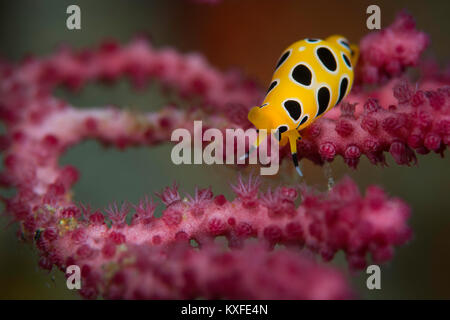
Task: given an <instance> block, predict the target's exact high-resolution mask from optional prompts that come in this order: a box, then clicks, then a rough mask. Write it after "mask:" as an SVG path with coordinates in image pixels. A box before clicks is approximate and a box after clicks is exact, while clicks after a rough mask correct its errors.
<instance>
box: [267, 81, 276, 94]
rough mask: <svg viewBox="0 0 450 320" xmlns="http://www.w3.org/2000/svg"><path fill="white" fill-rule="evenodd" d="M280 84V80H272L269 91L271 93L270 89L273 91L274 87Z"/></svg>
mask: <svg viewBox="0 0 450 320" xmlns="http://www.w3.org/2000/svg"><path fill="white" fill-rule="evenodd" d="M277 85H278V81H277V80H275V81H272V83H271V84H270V86H269V89H268V90H267V93H269V92H270V91H272V89H273V88H275V87H276V86H277Z"/></svg>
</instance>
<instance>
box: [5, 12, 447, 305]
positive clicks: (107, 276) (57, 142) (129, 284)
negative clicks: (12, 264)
mask: <svg viewBox="0 0 450 320" xmlns="http://www.w3.org/2000/svg"><path fill="white" fill-rule="evenodd" d="M427 43H428V38H427V36H426V35H425V34H424V33H422V32H420V31H418V30H416V28H415V25H414V21H413V20H412V18H411V17H410V16H408V15H406V14H404V13H402V14H400V15H399V16H398V17H397V19H396V21H395V22H394V23H393V25H392V26H390V27H388V28H386V29H384V30H382V31H380V32H375V33H372V34H369V35H367V36H366V37H365V38H363V39H362V40H361V44H360V46H361V62H360V66H359V69H358V77H359V78H358V80H357V82H358V84H357V85H356V86H355V88H354V89H353V91H352V93H351V94H350V95H349V96H348V97H347V98H346V99H345V100H344V102H342V104H341V106H340V107H336V108H335V109H334V110H332V111H330V112H329V113H327V115H326V116H325V117H323V118H321V119H319V120H318V121H316V122H315V123H314V124H313V125H312V126H311V127H309V128H307V129H306V130H305V131H304V132H303V133H302V135H303V137H304V139H303V140H301V141H299V145H298V147H299V156H301V157H304V158H308V159H310V160H312V161H313V162H315V163H317V164H323V163H324V162H326V161H332V160H333V159H334V158H335V157H336V156H337V155H340V156H342V157H343V158H344V160H345V162H346V163H347V164H348V165H349V166H350V167H353V168H355V167H356V166H357V164H358V162H359V159H360V157H361V156H362V155H366V156H367V157H368V158H369V160H370V161H371V162H372V163H373V164H377V163H381V164H384V163H385V158H384V157H385V155H384V153H385V152H389V153H390V154H391V155H392V156H393V158H394V159H395V161H396V162H397V163H398V164H405V165H410V164H411V163H414V162H415V161H416V156H415V154H416V152H417V153H420V154H426V153H429V152H437V153H441V154H443V152H444V150H445V149H446V147H447V146H448V144H449V137H450V116H449V110H450V108H449V101H450V100H449V96H450V87H449V84H450V80H449V77H448V75H445V74H444V75H431V76H430V75H429V76H426V77H425V76H424V77H423V78H422V79H421V80H420V81H419V82H417V84H412V83H411V82H410V80H409V79H408V78H407V77H406V76H404V75H403V71H404V70H405V68H407V67H409V66H413V65H417V64H418V63H419V57H420V53H421V52H422V51H423V50H424V49H425V47H426V44H427ZM402 75H403V78H397V77H398V76H402ZM121 76H127V77H129V79H130V81H131V82H132V83H133V84H134V85H135V86H136V87H137V88H142V87H144V86H145V85H146V84H147V83H148V82H149V81H151V80H157V81H159V82H160V83H161V84H162V85H163V86H164V87H166V88H168V89H169V88H170V89H173V90H175V91H176V92H177V93H178V94H179V95H180V97H182V98H183V99H184V100H185V101H188V102H191V104H193V103H192V101H194V99H195V105H192V106H191V107H190V108H187V109H178V108H177V106H175V105H168V106H167V107H165V108H162V109H161V110H160V111H159V112H155V113H146V114H136V113H131V112H128V111H122V110H120V109H117V108H114V107H112V106H106V107H102V108H91V109H77V108H75V107H73V106H71V105H69V104H68V103H67V102H65V101H62V100H61V99H58V98H56V97H54V96H53V95H52V93H53V89H54V88H55V87H57V86H60V85H63V86H67V87H68V88H70V89H72V90H79V89H81V88H82V86H83V85H84V84H85V83H86V82H87V81H107V82H110V81H114V80H116V79H117V78H119V77H121ZM367 83H376V84H377V85H376V87H375V88H370V89H368V88H366V87H365V84H367ZM261 97H262V91H261V90H260V89H259V88H258V87H257V86H256V85H255V84H254V83H253V82H252V81H250V80H248V79H245V78H244V77H243V76H242V75H240V74H237V73H235V72H230V73H225V74H224V73H221V72H219V71H218V70H216V69H214V68H213V67H212V66H210V65H209V64H208V63H207V62H206V61H205V60H204V59H203V58H202V57H201V56H200V55H197V54H188V55H181V54H179V53H178V52H177V51H175V50H174V49H156V48H154V47H152V46H151V44H150V43H149V42H148V41H147V40H145V39H143V38H139V39H136V40H135V41H132V42H131V43H129V44H128V45H125V46H119V45H118V44H116V43H114V42H105V43H103V44H102V45H101V46H100V47H99V48H95V49H87V50H82V51H78V52H77V51H74V50H71V49H69V48H63V49H61V50H59V51H57V52H55V53H53V54H52V55H50V56H48V57H44V58H39V59H37V58H29V59H26V60H24V61H23V62H21V63H20V64H17V65H12V64H9V63H6V62H5V63H2V64H0V117H1V119H2V121H3V122H4V123H5V125H6V128H7V131H6V134H5V135H3V136H2V137H1V140H0V145H1V148H2V150H3V153H4V169H3V172H2V173H1V176H0V182H1V184H2V185H3V186H5V187H13V188H15V189H16V191H17V192H16V194H15V195H14V196H12V197H11V198H7V199H4V201H5V204H6V209H7V210H6V211H7V214H8V215H9V217H11V219H13V220H14V221H15V222H17V224H18V225H19V226H20V228H19V231H18V235H19V237H20V238H21V239H22V240H24V241H27V242H33V243H34V244H35V245H36V247H37V248H38V250H39V254H40V260H39V265H40V266H41V267H42V268H43V269H47V270H50V269H52V268H55V267H56V268H59V269H61V270H62V271H64V270H65V268H66V266H68V265H72V264H76V265H79V266H80V267H81V269H82V278H83V285H82V290H80V293H81V294H82V296H83V297H86V298H96V297H99V296H102V297H105V298H128V299H133V298H196V297H203V298H219V297H220V298H255V299H343V298H350V297H352V296H353V294H352V290H351V288H350V287H349V284H348V282H347V279H346V278H345V276H344V275H343V273H342V272H341V271H339V270H336V269H334V268H333V267H331V266H326V265H324V264H323V263H322V262H318V261H317V260H316V259H314V258H313V256H314V253H317V254H318V255H320V256H321V257H322V258H323V259H322V260H324V261H329V260H331V259H332V258H333V257H334V255H335V253H336V252H338V251H343V252H344V253H345V255H346V258H347V261H348V265H349V267H350V268H351V269H362V268H364V267H365V266H366V264H367V259H368V256H369V254H370V256H371V259H372V261H375V262H377V263H382V262H385V261H387V260H389V259H391V258H392V257H393V253H394V248H395V247H396V246H399V245H402V244H404V243H405V242H406V241H407V240H408V239H409V238H410V235H411V231H410V229H409V227H408V225H407V219H408V216H409V207H408V206H407V205H406V204H405V203H404V202H403V201H402V200H399V199H396V198H390V197H388V196H387V195H386V194H385V193H384V191H383V190H382V189H381V188H380V187H377V186H372V187H369V188H368V189H367V190H366V191H365V193H364V195H361V194H360V192H359V190H358V187H357V186H356V184H355V183H354V182H353V181H351V180H350V178H346V179H344V180H343V181H341V182H339V183H338V184H337V185H335V186H334V187H333V188H332V189H331V190H329V191H328V192H326V193H319V192H317V191H314V190H312V189H310V188H307V187H306V186H302V187H292V186H281V187H279V188H277V189H275V190H271V189H268V190H262V188H261V186H260V184H261V183H260V180H259V179H258V178H255V177H250V178H249V179H242V178H241V177H240V176H239V177H238V178H237V182H234V185H233V186H232V188H233V191H234V193H235V194H236V197H235V198H234V199H226V198H225V197H224V196H223V195H214V194H213V193H212V191H211V190H210V189H201V188H198V189H197V190H196V192H195V194H193V195H191V196H188V197H187V198H186V199H182V197H181V196H180V193H179V191H178V187H177V186H176V185H173V186H170V187H167V188H166V189H164V190H162V191H161V192H160V193H159V194H158V195H157V196H158V197H159V198H160V200H161V201H162V202H163V203H164V205H165V209H164V211H163V214H162V216H161V217H159V218H157V217H155V216H154V209H155V203H154V202H153V200H152V198H149V197H146V198H144V199H142V200H141V201H140V202H139V203H137V204H132V203H128V202H125V203H123V204H120V205H118V204H112V205H111V206H109V207H108V208H107V209H105V210H103V211H100V210H95V209H91V208H90V207H89V206H88V205H77V204H75V203H74V201H73V200H72V193H71V187H72V186H73V185H74V184H75V183H76V181H77V180H78V178H79V172H78V171H77V169H76V168H74V167H73V166H70V165H67V166H61V165H60V164H59V162H58V161H59V158H60V157H61V155H62V154H64V152H65V151H66V150H67V149H68V148H70V147H71V146H73V145H75V144H77V143H79V142H80V141H82V140H85V139H97V140H99V141H101V142H102V143H104V144H111V145H114V146H117V147H118V148H121V149H122V148H126V147H128V146H132V145H141V146H148V145H155V144H159V143H163V142H166V141H168V140H170V135H171V132H172V130H173V129H175V128H179V127H184V128H187V129H189V130H192V129H193V120H195V119H198V117H199V114H201V119H202V120H203V121H204V125H205V124H206V125H207V126H209V127H215V128H219V129H225V128H248V127H250V124H249V122H248V120H247V117H246V116H247V112H248V110H249V108H251V107H252V106H253V105H256V104H257V103H258V101H259V100H260V99H261ZM286 154H287V149H283V150H282V156H285V155H286ZM299 197H300V198H301V204H300V205H299V204H298V200H297V199H298V198H299ZM131 214H132V217H131V222H130V223H127V220H126V218H127V216H129V215H131ZM217 236H224V237H225V238H226V239H227V241H228V245H227V246H223V245H219V244H217V243H215V242H214V239H215V238H216V237H217ZM248 239H256V240H257V241H256V242H257V243H256V244H255V243H253V244H249V243H248V242H249V241H248ZM192 240H195V243H196V246H192V245H191V242H190V241H192ZM275 245H283V248H281V249H275V250H273V248H274V247H275ZM300 249H302V250H300ZM304 253H307V254H304Z"/></svg>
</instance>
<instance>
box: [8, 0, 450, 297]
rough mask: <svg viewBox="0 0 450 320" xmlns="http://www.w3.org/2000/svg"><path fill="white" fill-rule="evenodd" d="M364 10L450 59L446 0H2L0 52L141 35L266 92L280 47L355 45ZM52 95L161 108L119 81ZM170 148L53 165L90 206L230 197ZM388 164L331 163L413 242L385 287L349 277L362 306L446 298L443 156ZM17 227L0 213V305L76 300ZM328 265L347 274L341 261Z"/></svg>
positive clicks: (287, 175)
mask: <svg viewBox="0 0 450 320" xmlns="http://www.w3.org/2000/svg"><path fill="white" fill-rule="evenodd" d="M70 4H78V5H79V6H80V7H81V24H82V29H81V30H75V31H70V30H67V29H66V18H67V14H66V8H67V6H68V5H70ZM370 4H378V5H379V6H380V7H381V23H382V27H386V26H387V25H388V24H390V23H391V22H392V20H393V19H394V17H395V15H396V13H397V12H398V11H400V10H401V9H403V8H405V9H407V10H408V11H409V12H410V13H412V14H413V16H414V17H415V19H416V21H417V24H418V27H419V28H420V29H422V30H425V31H426V32H427V33H428V34H429V35H430V37H431V40H432V42H431V46H430V48H429V49H428V50H427V52H426V53H425V56H427V57H432V58H434V59H436V60H437V62H438V63H439V64H440V65H441V66H445V65H446V63H448V62H449V57H450V52H449V50H450V46H449V45H448V34H449V31H450V28H449V26H450V21H449V19H448V16H447V15H448V12H450V2H449V1H447V0H443V1H425V0H404V1H390V0H386V1H355V0H352V1H340V0H333V1H332V0H315V1H303V0H223V1H222V2H221V3H219V4H217V5H208V4H197V3H194V2H192V1H188V0H178V1H177V0H171V1H163V0H161V1H156V0H152V1H138V0H135V1H130V0H114V1H112V0H108V1H106V0H95V1H92V0H90V1H89V0H86V1H74V0H72V1H66V0H54V1H52V0H39V1H36V0H16V1H3V0H1V1H0V56H3V57H4V58H7V59H9V60H13V61H18V60H20V59H21V58H23V57H25V56H26V55H28V54H30V53H32V54H34V55H45V54H48V53H50V52H51V51H52V50H53V49H54V48H55V47H56V46H57V45H60V44H62V43H66V44H70V45H71V46H73V47H75V48H81V47H85V46H93V45H98V43H99V42H100V41H102V40H103V39H107V38H115V39H117V40H119V41H120V42H122V43H126V42H127V41H129V40H130V39H131V38H132V37H133V36H134V35H136V34H137V33H142V32H145V33H148V34H150V35H151V37H152V41H153V43H154V44H155V46H171V47H175V48H177V49H178V50H180V51H182V52H191V51H196V52H201V53H203V54H204V55H205V56H206V57H207V59H208V60H209V61H210V62H211V64H213V65H215V66H217V67H218V68H219V69H222V70H226V69H229V68H239V69H241V70H243V72H244V73H245V74H247V75H249V76H250V77H252V78H254V79H255V80H256V81H257V83H259V84H261V85H262V86H266V85H267V83H268V82H269V81H270V78H271V73H272V71H273V65H274V63H275V61H276V60H277V58H278V56H279V54H280V53H281V50H283V49H284V48H285V47H286V46H287V45H289V44H290V43H292V42H294V41H296V40H298V39H301V38H304V37H326V36H328V35H330V34H333V33H341V34H344V35H346V36H347V37H348V38H349V39H350V40H351V41H352V42H357V41H358V40H359V39H360V38H361V37H362V36H364V35H365V34H366V33H368V32H369V31H368V30H367V29H366V17H367V15H366V13H365V12H366V8H367V6H368V5H370ZM56 94H57V95H59V96H61V97H64V98H65V99H67V100H69V101H70V102H71V103H73V104H74V105H76V106H79V107H80V108H83V107H90V106H101V105H105V104H110V103H113V104H116V105H118V106H122V107H123V108H129V109H136V110H143V111H144V110H157V109H158V108H159V107H161V106H162V105H163V104H164V103H165V102H167V100H168V97H165V96H162V95H160V94H159V88H158V86H157V85H156V84H155V85H152V86H151V87H149V88H148V89H146V90H145V91H143V92H139V93H136V92H134V91H133V90H132V89H131V88H130V85H129V84H128V83H127V82H126V81H119V82H117V83H116V84H114V85H112V86H105V85H102V84H90V85H88V86H87V87H86V88H85V89H83V91H82V92H81V93H79V94H73V93H69V92H67V91H64V90H58V91H57V92H56ZM170 150H171V145H170V144H165V145H161V146H158V147H154V148H131V149H127V150H125V151H123V152H121V151H118V150H115V149H105V148H103V147H101V146H100V145H99V144H97V143H96V142H93V141H87V142H84V143H82V144H80V145H78V146H76V147H75V148H73V149H71V150H70V151H69V152H68V153H67V154H66V155H65V156H64V157H63V159H62V162H63V163H64V164H68V163H70V164H74V165H75V166H77V167H78V168H79V169H80V171H81V173H82V176H81V180H80V181H79V183H78V184H77V185H76V187H75V199H76V200H77V201H83V202H89V203H91V204H92V205H93V206H96V207H104V206H105V205H107V204H108V203H110V202H112V201H122V200H130V201H137V200H138V199H139V198H140V197H142V196H143V195H145V194H151V193H153V192H155V191H158V190H161V189H162V188H163V187H164V186H167V185H169V184H171V183H172V181H174V180H176V181H178V182H179V184H180V185H181V189H182V190H185V191H187V192H192V191H193V190H194V188H195V186H196V185H199V186H204V187H206V186H212V189H213V191H214V192H215V193H224V194H225V195H226V196H228V197H231V193H230V190H229V185H228V183H229V182H232V181H233V180H234V179H235V176H236V173H235V170H233V169H230V168H226V167H223V166H206V165H190V166H186V165H182V166H175V165H173V164H172V163H171V161H170ZM447 153H448V152H447ZM287 162H288V161H287ZM388 163H389V164H390V166H389V167H388V168H379V167H374V166H372V165H370V164H369V163H368V161H367V159H365V158H364V159H362V161H361V164H360V166H359V168H358V170H356V171H353V170H350V169H349V168H348V167H347V166H345V165H344V164H343V162H342V161H341V159H338V160H336V161H334V162H333V163H332V172H333V175H334V176H335V177H336V179H339V178H340V177H342V176H344V175H346V174H349V175H351V176H352V177H353V178H354V179H355V180H356V181H357V182H358V184H359V186H360V188H361V189H365V188H366V187H367V186H368V185H370V184H380V185H382V186H383V187H384V188H385V189H386V190H387V192H388V193H389V194H390V195H392V196H398V197H401V198H403V199H404V200H405V201H407V202H408V203H409V204H410V205H411V207H412V208H413V212H412V217H411V219H410V224H411V226H412V228H413V230H414V238H413V240H412V241H411V242H410V243H409V244H408V245H406V246H403V247H401V248H399V249H398V250H397V251H396V255H395V257H394V259H393V260H392V261H391V262H390V263H388V264H386V265H383V266H382V289H381V290H375V291H369V290H368V289H366V287H365V279H366V274H365V273H359V274H355V275H349V277H350V279H351V281H352V283H353V285H354V287H355V288H356V290H357V292H358V294H359V296H360V297H361V298H367V299H393V298H395V299H411V298H425V299H432V298H439V299H444V298H446V299H449V298H450V273H449V270H450V197H449V195H450V194H449V191H450V166H449V164H450V162H449V157H448V155H447V157H446V158H443V159H442V158H441V157H440V156H438V155H434V154H433V155H427V156H419V165H418V166H416V167H412V168H408V167H400V166H397V165H396V164H395V163H394V161H393V160H392V158H391V157H390V156H388ZM289 164H290V163H289ZM303 171H304V172H305V173H306V174H305V179H304V181H305V182H306V183H308V184H310V185H316V186H318V187H319V188H321V189H325V188H326V179H325V176H324V170H323V168H321V167H318V166H315V165H313V164H311V163H310V162H308V161H303ZM280 181H283V182H289V183H294V182H297V181H298V178H297V176H296V174H295V173H294V172H293V171H292V170H291V168H290V167H286V168H284V169H283V172H281V174H280V175H278V176H276V177H275V178H264V182H265V183H267V184H274V183H275V184H276V183H280ZM1 192H2V194H5V193H7V192H10V191H5V190H1ZM160 210H161V209H160ZM16 228H17V226H15V225H9V224H8V220H7V219H6V218H5V217H1V218H0V298H2V299H79V297H78V295H77V294H76V293H74V292H71V291H69V290H68V289H67V288H66V286H65V280H64V278H63V276H62V274H61V273H60V272H54V271H53V272H51V273H50V274H49V273H47V272H44V271H42V270H41V269H39V268H38V267H37V255H36V252H35V250H34V249H33V248H32V247H30V246H29V245H24V244H22V243H19V242H18V240H17V238H16V236H15V231H16ZM333 263H334V264H336V265H337V266H338V267H340V268H342V269H343V270H344V271H345V270H346V268H345V262H344V259H343V256H342V255H338V256H337V258H336V259H335V260H334V261H333ZM345 272H347V271H345Z"/></svg>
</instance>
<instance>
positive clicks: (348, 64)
mask: <svg viewBox="0 0 450 320" xmlns="http://www.w3.org/2000/svg"><path fill="white" fill-rule="evenodd" d="M342 58H343V59H344V62H345V64H346V65H347V67H349V68H350V69H351V68H352V63H351V62H350V59H349V58H348V57H347V55H346V54H345V53H343V54H342Z"/></svg>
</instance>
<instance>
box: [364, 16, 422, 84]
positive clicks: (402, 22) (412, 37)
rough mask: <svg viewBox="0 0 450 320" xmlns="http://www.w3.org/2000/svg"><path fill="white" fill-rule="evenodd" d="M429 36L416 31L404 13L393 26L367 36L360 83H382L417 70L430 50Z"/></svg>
mask: <svg viewBox="0 0 450 320" xmlns="http://www.w3.org/2000/svg"><path fill="white" fill-rule="evenodd" d="M428 43H429V39H428V36H427V35H426V34H425V33H424V32H421V31H418V30H417V29H416V23H415V21H414V19H413V17H412V16H410V15H409V14H407V13H406V12H401V13H400V14H399V15H398V16H397V18H396V19H395V21H394V23H393V24H392V25H390V26H389V27H387V28H383V29H382V30H380V31H378V32H373V33H370V34H368V35H367V36H365V37H364V38H363V39H362V40H361V43H360V50H361V56H360V62H359V66H358V77H357V80H359V81H361V82H364V83H379V82H381V81H383V80H386V79H390V78H392V77H396V76H399V75H400V74H401V73H403V71H404V70H405V68H407V67H410V66H415V65H417V63H418V62H419V58H420V54H421V53H422V52H423V51H424V50H425V48H426V47H427V46H428Z"/></svg>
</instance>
